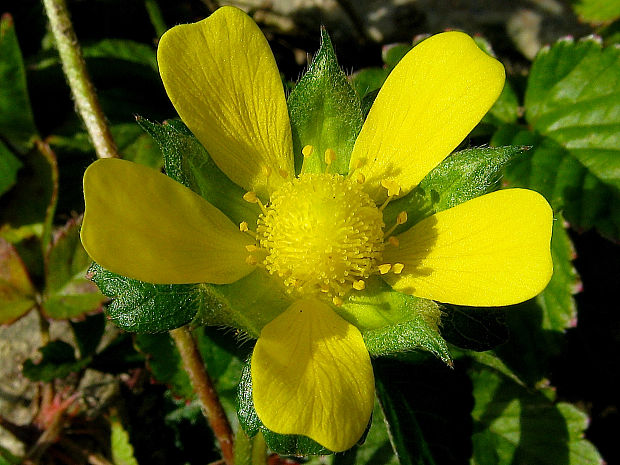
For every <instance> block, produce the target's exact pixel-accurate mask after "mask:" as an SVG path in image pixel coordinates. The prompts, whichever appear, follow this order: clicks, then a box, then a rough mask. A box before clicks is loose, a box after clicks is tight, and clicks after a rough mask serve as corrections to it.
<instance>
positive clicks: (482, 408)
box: [469, 366, 603, 465]
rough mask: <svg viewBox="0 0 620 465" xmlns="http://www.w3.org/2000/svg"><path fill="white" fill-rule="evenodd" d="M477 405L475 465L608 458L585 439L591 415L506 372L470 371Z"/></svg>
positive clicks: (573, 463)
mask: <svg viewBox="0 0 620 465" xmlns="http://www.w3.org/2000/svg"><path fill="white" fill-rule="evenodd" d="M469 373H470V377H471V379H472V383H473V394H474V399H475V405H474V408H473V410H472V418H473V421H474V434H473V437H472V440H473V457H472V459H471V462H470V463H471V464H472V465H509V464H511V465H519V464H523V465H525V464H527V465H544V464H548V465H557V464H560V463H562V464H566V465H586V464H588V465H594V464H602V463H603V460H602V458H601V456H600V455H599V453H598V452H597V451H596V449H595V448H594V446H593V445H592V444H591V443H590V442H588V441H587V440H585V439H584V438H583V432H584V430H585V429H586V428H587V426H588V418H587V416H586V415H585V414H584V413H583V412H581V411H579V410H578V409H577V408H576V407H574V406H572V405H570V404H566V403H554V402H553V401H552V400H550V399H549V396H550V397H553V395H552V393H550V392H549V393H547V394H548V395H545V394H544V393H543V392H540V391H534V392H532V391H530V390H527V389H526V388H524V387H523V386H520V385H518V384H516V383H515V382H514V381H513V380H512V379H510V378H508V377H506V376H504V375H503V374H501V373H499V372H497V371H494V370H491V369H488V368H481V367H479V366H474V368H473V369H471V370H470V372H469Z"/></svg>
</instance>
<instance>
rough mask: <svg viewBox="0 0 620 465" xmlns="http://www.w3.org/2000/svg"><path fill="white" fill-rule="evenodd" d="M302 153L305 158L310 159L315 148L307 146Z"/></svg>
mask: <svg viewBox="0 0 620 465" xmlns="http://www.w3.org/2000/svg"><path fill="white" fill-rule="evenodd" d="M301 153H303V155H304V157H306V158H308V157H309V156H310V155H312V154H313V153H314V147H313V146H312V145H306V146H305V147H304V148H303V149H301Z"/></svg>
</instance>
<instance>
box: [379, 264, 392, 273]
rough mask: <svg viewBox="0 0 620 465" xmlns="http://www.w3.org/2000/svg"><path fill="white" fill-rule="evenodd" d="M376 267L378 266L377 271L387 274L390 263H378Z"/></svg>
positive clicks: (390, 267)
mask: <svg viewBox="0 0 620 465" xmlns="http://www.w3.org/2000/svg"><path fill="white" fill-rule="evenodd" d="M378 268H379V273H381V274H388V273H389V272H390V270H391V269H392V265H391V264H389V263H384V264H382V265H379V266H378Z"/></svg>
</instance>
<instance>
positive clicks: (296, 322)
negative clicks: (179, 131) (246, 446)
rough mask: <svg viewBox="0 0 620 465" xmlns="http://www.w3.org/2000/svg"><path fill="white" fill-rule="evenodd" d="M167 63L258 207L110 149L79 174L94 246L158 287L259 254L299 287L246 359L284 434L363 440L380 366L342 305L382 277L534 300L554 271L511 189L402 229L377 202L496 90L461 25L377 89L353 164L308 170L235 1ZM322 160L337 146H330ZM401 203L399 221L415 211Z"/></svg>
mask: <svg viewBox="0 0 620 465" xmlns="http://www.w3.org/2000/svg"><path fill="white" fill-rule="evenodd" d="M158 61H159V66H160V72H161V76H162V79H163V82H164V86H165V88H166V91H167V93H168V95H169V97H170V99H171V101H172V103H173V104H174V106H175V108H176V109H177V111H178V113H179V115H180V116H181V119H182V120H183V121H184V122H185V124H186V125H187V126H188V127H189V128H190V129H191V130H192V132H193V133H194V134H195V135H196V137H197V138H198V140H199V141H200V142H201V143H202V144H203V145H204V146H205V148H206V149H207V150H208V152H209V154H210V155H211V157H212V158H213V160H214V161H215V163H216V164H217V165H218V167H219V168H220V169H221V170H222V171H223V172H224V173H225V174H226V175H228V176H229V177H230V179H231V180H233V181H234V182H235V183H237V184H238V185H239V186H242V187H243V188H244V189H246V191H247V194H246V195H245V196H244V198H245V200H246V201H248V202H251V203H256V208H260V209H261V214H260V217H259V220H258V222H257V224H256V225H253V224H247V223H245V222H243V223H241V225H240V226H238V225H236V224H233V222H232V221H231V220H230V219H229V218H228V217H227V216H226V215H225V214H224V213H222V212H221V211H220V210H218V209H217V208H215V207H214V206H212V205H211V204H210V203H208V202H207V201H206V200H204V199H203V198H202V197H200V196H198V195H197V194H195V193H193V192H192V191H190V190H189V189H187V188H185V187H184V186H182V185H181V184H179V183H177V182H175V181H173V180H172V179H170V178H168V177H166V176H164V175H162V174H160V173H158V172H155V171H153V170H151V169H149V168H146V167H143V166H140V165H137V164H133V163H130V162H127V161H121V160H100V161H97V162H95V163H93V165H91V166H90V167H89V168H88V170H87V171H86V174H85V176H84V195H85V201H86V213H85V217H84V223H83V227H82V241H83V244H84V246H85V248H86V250H87V251H88V253H89V254H90V256H91V257H92V258H93V259H94V260H95V261H97V262H98V263H99V264H101V265H102V266H104V267H105V268H107V269H109V270H110V271H113V272H115V273H118V274H122V275H125V276H128V277H131V278H134V279H138V280H142V281H146V282H150V283H160V284H163V283H166V284H181V283H202V282H205V283H214V284H230V283H233V282H235V281H237V280H239V279H241V278H243V277H245V276H247V275H248V274H250V273H252V272H253V271H254V270H255V269H256V268H257V267H262V268H264V269H265V270H266V271H268V272H269V273H270V274H271V275H272V276H273V279H275V280H278V281H279V282H280V283H281V285H282V287H283V288H285V289H286V290H287V292H289V293H290V295H291V296H292V298H293V300H292V303H291V305H290V307H289V308H288V309H287V310H286V311H284V312H282V313H281V314H280V315H279V316H277V317H275V318H274V319H273V320H272V321H271V322H269V323H267V324H266V325H265V326H264V327H263V329H262V331H261V333H260V337H259V338H258V341H257V343H256V346H255V349H254V353H253V356H252V361H251V374H252V383H253V400H254V405H255V408H256V412H257V413H258V416H259V418H260V419H261V421H262V422H263V423H264V424H265V426H266V427H267V428H269V429H271V430H272V431H275V432H277V433H283V434H301V435H305V436H308V437H310V438H312V439H314V440H316V441H317V442H319V443H320V444H321V445H323V446H325V447H327V448H329V449H331V450H333V451H343V450H346V449H348V448H350V447H351V446H353V445H354V444H355V442H356V441H357V440H358V439H359V437H360V436H361V435H362V433H363V431H364V429H365V427H366V425H367V423H368V420H369V418H370V414H371V411H372V407H373V402H374V378H373V373H372V366H371V363H370V357H369V354H368V352H367V350H366V348H365V345H364V341H363V338H362V335H361V333H360V331H359V330H358V328H357V327H356V326H354V325H353V324H352V323H351V322H349V321H347V320H346V319H344V318H343V317H341V316H339V314H338V311H339V309H340V305H342V304H343V303H345V304H346V301H347V299H348V298H349V296H350V295H351V294H353V293H360V292H364V288H365V287H366V283H367V280H368V279H369V278H370V277H371V276H372V275H377V276H381V277H383V279H385V281H386V282H387V283H389V285H390V286H392V288H393V289H395V290H396V291H399V292H403V293H407V294H411V295H415V296H418V297H423V298H426V299H433V300H437V301H440V302H448V303H454V304H460V305H472V306H496V305H509V304H515V303H518V302H522V301H524V300H526V299H529V298H531V297H533V296H535V295H536V294H538V293H539V292H541V291H542V290H543V289H544V287H545V286H546V284H547V282H548V281H549V279H550V276H551V273H552V264H551V257H550V250H549V242H550V237H551V225H552V212H551V209H550V207H549V205H548V203H547V202H546V201H545V200H544V198H543V197H542V196H540V195H539V194H537V193H535V192H533V191H529V190H523V189H508V190H501V191H498V192H494V193H491V194H487V195H484V196H481V197H478V198H476V199H473V200H470V201H468V202H465V203H463V204H460V205H458V206H456V207H454V208H451V209H449V210H445V211H442V212H439V213H436V214H434V215H432V216H430V217H428V218H426V219H424V220H422V221H420V222H419V223H417V224H415V225H413V226H412V227H410V228H409V229H408V230H407V231H406V232H404V233H402V234H400V235H398V236H396V237H394V236H392V235H391V232H392V230H393V228H392V226H393V225H385V224H384V222H383V207H384V206H385V205H386V203H387V202H389V201H390V200H392V199H394V198H397V197H400V196H403V195H405V194H407V193H408V192H410V191H411V190H412V189H413V188H414V187H415V186H416V185H417V184H418V183H419V182H420V181H421V180H422V178H424V176H425V175H426V174H427V173H428V172H429V171H430V170H432V169H433V168H434V167H435V166H437V164H438V163H440V162H441V161H442V160H443V159H444V158H445V157H446V156H447V155H448V154H449V153H450V152H451V151H452V150H454V148H455V147H456V146H457V145H458V144H459V143H460V142H461V141H462V140H463V138H464V137H465V136H466V135H467V134H468V133H469V132H470V131H471V130H472V129H473V128H474V126H475V125H476V124H477V123H478V122H479V121H480V119H481V118H482V116H483V115H484V114H485V113H486V112H487V111H488V109H489V108H490V107H491V105H492V104H493V103H494V102H495V100H496V99H497V97H498V96H499V94H500V92H501V90H502V87H503V83H504V69H503V67H502V65H501V64H500V63H499V62H497V61H496V60H495V59H493V58H491V57H490V56H488V55H486V54H485V53H483V52H482V51H480V49H479V48H478V47H477V46H476V45H475V43H474V42H473V40H472V39H471V38H470V37H468V36H467V35H465V34H463V33H460V32H447V33H443V34H438V35H435V36H433V37H431V38H429V39H427V40H425V41H423V42H422V43H421V44H419V45H418V46H416V47H415V48H414V49H413V50H412V51H411V52H410V53H409V54H407V55H406V56H405V57H404V58H403V60H402V61H401V62H400V63H399V65H398V66H397V67H396V68H395V69H394V70H393V72H392V73H391V74H390V76H389V78H388V79H387V81H386V82H385V84H384V86H383V88H382V89H381V91H380V92H379V94H378V96H377V98H376V101H375V103H374V105H373V107H372V109H371V111H370V113H369V114H368V117H367V119H366V121H365V123H364V125H363V128H362V130H361V132H360V134H359V137H358V138H357V141H356V143H355V146H354V149H353V152H352V155H351V160H350V167H349V174H348V175H347V176H341V175H338V174H330V173H329V172H327V173H314V174H309V173H304V174H300V175H298V176H296V174H295V170H294V163H293V144H292V138H291V126H290V123H289V116H288V112H287V106H286V100H285V96H284V90H283V86H282V83H281V81H280V76H279V74H278V70H277V68H276V64H275V60H274V57H273V55H272V53H271V51H270V49H269V46H268V44H267V41H266V40H265V38H264V36H263V35H262V33H261V31H260V30H259V28H258V27H257V26H256V24H254V22H253V21H252V20H251V19H250V18H249V17H248V16H246V15H245V14H244V13H242V12H241V11H240V10H237V9H235V8H232V7H224V8H221V9H219V10H218V11H217V12H215V13H214V14H213V15H211V17H209V18H208V19H206V20H204V21H201V22H199V23H196V24H189V25H182V26H177V27H174V28H173V29H171V30H170V31H168V32H167V33H166V34H165V35H164V36H163V37H162V39H161V42H160V45H159V49H158ZM303 155H304V156H324V157H325V162H326V164H327V167H328V170H329V165H330V163H331V162H332V161H333V159H334V157H337V156H338V154H337V153H334V152H333V151H332V150H327V151H326V152H325V153H324V154H318V153H313V148H312V147H310V146H306V147H304V150H303ZM406 221H407V218H406V214H401V215H399V218H398V220H397V223H398V224H402V223H406Z"/></svg>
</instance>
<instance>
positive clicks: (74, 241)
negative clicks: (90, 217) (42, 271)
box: [42, 219, 106, 319]
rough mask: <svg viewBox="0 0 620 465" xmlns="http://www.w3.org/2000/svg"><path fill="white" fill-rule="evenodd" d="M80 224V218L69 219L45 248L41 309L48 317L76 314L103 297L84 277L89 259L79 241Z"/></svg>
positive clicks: (96, 307) (97, 306)
mask: <svg viewBox="0 0 620 465" xmlns="http://www.w3.org/2000/svg"><path fill="white" fill-rule="evenodd" d="M80 225H81V219H76V220H69V222H68V223H67V224H66V225H65V226H64V227H63V228H62V229H60V230H58V231H57V232H56V235H55V238H54V241H53V243H52V245H51V247H50V249H49V251H48V254H47V257H46V279H45V280H46V282H45V292H44V295H43V302H42V309H43V312H44V313H45V315H46V316H48V317H49V318H55V319H71V318H77V317H80V316H82V315H84V314H85V313H91V312H94V311H96V310H99V309H100V308H101V305H102V304H103V302H104V301H105V300H106V298H105V297H104V296H103V295H102V294H101V293H100V292H99V291H98V290H97V287H96V286H95V285H94V284H93V283H92V282H91V281H90V280H88V279H87V277H86V272H87V270H88V267H89V265H90V263H91V259H90V257H89V256H88V254H87V253H86V251H85V250H84V247H82V242H81V241H80Z"/></svg>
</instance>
